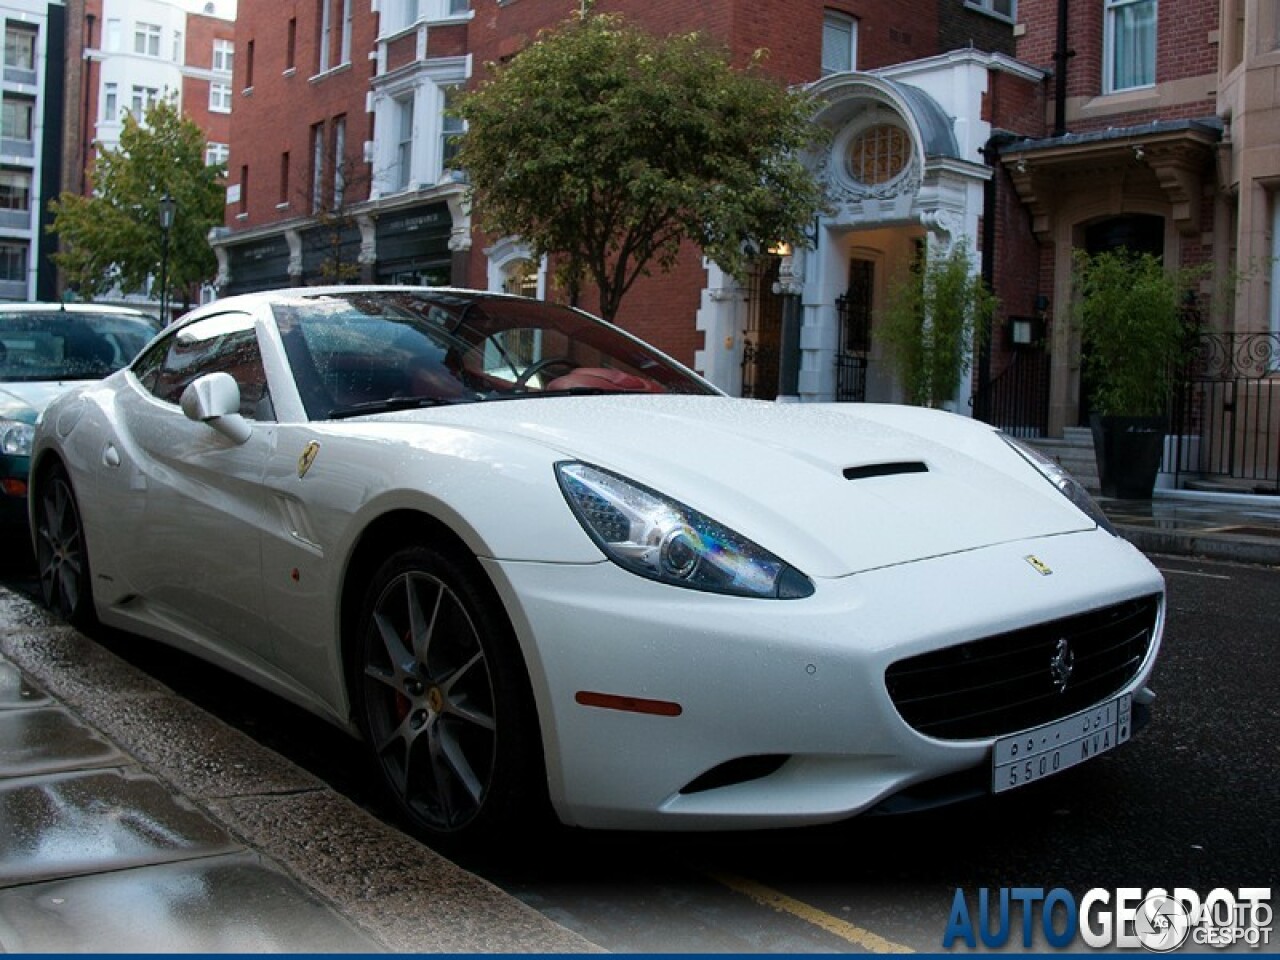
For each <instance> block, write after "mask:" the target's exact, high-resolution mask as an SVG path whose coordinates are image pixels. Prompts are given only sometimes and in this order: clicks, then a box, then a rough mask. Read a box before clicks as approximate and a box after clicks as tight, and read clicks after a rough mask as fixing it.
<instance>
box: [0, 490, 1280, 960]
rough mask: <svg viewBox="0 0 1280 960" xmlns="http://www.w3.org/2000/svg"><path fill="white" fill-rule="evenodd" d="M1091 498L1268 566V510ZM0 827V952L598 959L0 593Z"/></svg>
mask: <svg viewBox="0 0 1280 960" xmlns="http://www.w3.org/2000/svg"><path fill="white" fill-rule="evenodd" d="M1100 502H1101V503H1102V506H1103V509H1104V510H1105V511H1106V512H1107V514H1108V515H1109V516H1110V518H1111V519H1112V521H1113V523H1115V524H1116V526H1117V529H1118V531H1119V532H1120V534H1121V535H1122V536H1124V537H1126V538H1127V539H1129V540H1131V541H1132V542H1134V543H1135V544H1136V545H1137V546H1138V547H1139V548H1141V549H1142V550H1144V551H1146V552H1149V553H1157V554H1186V555H1198V556H1205V557H1211V558H1214V559H1220V560H1231V561H1238V562H1247V563H1259V564H1269V565H1275V566H1280V499H1278V498H1266V497H1242V498H1230V499H1226V498H1223V497H1221V496H1206V495H1198V496H1197V495H1195V494H1187V495H1181V494H1179V495H1176V496H1175V495H1168V496H1165V495H1162V496H1158V497H1157V498H1156V499H1154V500H1151V501H1125V500H1103V501H1100ZM0 825H3V826H2V828H0V952H9V953H46V952H58V953H74V952H106V951H110V952H173V953H195V952H204V953H233V952H236V953H239V952H255V953H263V952H287V953H322V952H346V953H381V952H394V953H407V952H412V953H544V954H545V953H584V952H600V951H599V948H597V947H596V946H595V945H593V944H591V943H589V942H587V941H586V940H584V939H583V938H581V937H579V936H578V935H576V934H574V933H572V932H570V931H568V930H566V929H564V928H562V927H560V926H558V925H557V924H555V923H554V922H552V921H551V920H549V919H548V918H546V917H545V916H543V915H542V914H540V913H538V912H537V911H535V910H533V909H532V908H529V907H526V906H525V905H524V904H522V903H520V902H519V901H517V900H515V899H514V898H512V897H510V896H508V895H507V894H505V893H504V892H502V891H501V890H499V889H498V888H496V887H494V886H493V885H491V884H489V883H488V882H487V881H484V880H482V879H480V878H479V877H476V876H475V875H473V874H471V873H468V872H467V871H464V870H462V869H461V868H460V867H458V866H456V865H455V864H453V863H452V862H450V861H449V860H446V859H445V858H443V857H441V856H440V855H438V854H436V853H434V852H433V851H432V850H430V849H429V848H427V847H425V846H423V845H422V844H420V843H417V842H416V841H414V840H412V839H411V838H409V837H407V836H406V835H405V834H403V833H402V832H400V831H399V830H397V829H395V828H393V827H390V826H388V825H386V824H384V823H382V822H381V821H380V820H378V819H376V818H375V817H373V816H372V815H371V814H369V813H366V812H365V811H364V810H362V809H361V808H359V807H357V806H356V805H354V804H352V803H351V802H350V801H348V800H347V799H346V798H344V797H342V796H340V795H339V794H337V793H335V792H334V791H333V790H331V789H329V787H328V786H327V785H326V784H324V783H323V782H321V781H320V780H318V779H317V778H315V777H313V776H312V775H311V774H309V773H307V772H306V771H304V770H301V769H300V768H298V767H297V766H295V765H293V764H291V763H290V762H288V761H286V760H284V759H283V758H281V757H279V756H278V755H276V754H275V753H273V752H272V751H270V750H268V749H266V748H264V747H262V746H261V745H259V744H258V743H257V742H256V741H255V740H253V739H252V738H250V737H248V736H246V735H245V734H242V733H240V732H239V731H237V730H235V729H233V728H231V727H229V726H227V725H226V724H224V723H223V722H222V721H220V720H218V719H216V718H214V717H212V716H210V715H209V714H207V713H205V712H204V711H203V710H201V709H200V708H198V707H196V706H194V705H193V704H191V703H190V702H188V701H186V700H184V699H182V698H181V697H178V696H176V695H175V694H173V693H172V692H171V691H169V690H168V689H167V688H166V687H164V686H163V685H162V684H160V683H159V682H157V681H155V680H153V679H152V678H151V677H149V676H148V675H146V674H144V673H142V672H141V671H139V670H137V669H135V668H134V667H132V666H130V665H129V664H127V663H125V662H124V661H122V660H120V659H119V658H117V657H116V656H115V655H114V654H112V653H110V652H109V651H107V650H106V649H104V648H103V647H101V646H99V645H98V644H96V643H94V642H92V641H91V640H88V639H87V638H85V637H84V636H82V635H81V634H79V633H78V632H77V631H75V630H73V629H71V628H70V627H67V626H65V625H63V624H62V623H61V622H60V621H58V620H56V619H54V618H53V617H52V616H50V615H49V614H47V613H46V612H45V611H44V610H42V609H40V608H39V607H37V606H36V605H35V604H33V603H31V602H29V601H28V600H26V599H24V598H23V597H21V596H19V595H17V594H13V593H11V592H9V591H7V590H4V589H3V588H0Z"/></svg>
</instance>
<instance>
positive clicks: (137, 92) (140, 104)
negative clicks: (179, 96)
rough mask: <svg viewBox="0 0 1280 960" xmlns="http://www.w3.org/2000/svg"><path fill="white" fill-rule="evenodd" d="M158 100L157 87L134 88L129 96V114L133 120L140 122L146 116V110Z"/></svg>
mask: <svg viewBox="0 0 1280 960" xmlns="http://www.w3.org/2000/svg"><path fill="white" fill-rule="evenodd" d="M159 99H160V90H159V89H158V88H157V87H134V88H133V92H132V93H131V94H130V107H129V112H130V113H132V114H133V118H134V119H135V120H139V121H141V120H142V119H143V117H145V116H146V113H147V110H149V109H150V108H151V107H152V106H154V105H155V102H156V101H157V100H159Z"/></svg>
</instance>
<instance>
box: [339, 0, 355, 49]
mask: <svg viewBox="0 0 1280 960" xmlns="http://www.w3.org/2000/svg"><path fill="white" fill-rule="evenodd" d="M351 7H352V4H351V0H342V37H341V40H340V46H341V49H340V50H339V52H338V62H339V63H340V64H348V63H350V62H351V30H352V19H353V17H354V12H353V11H352V9H351Z"/></svg>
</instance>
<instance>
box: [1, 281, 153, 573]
mask: <svg viewBox="0 0 1280 960" xmlns="http://www.w3.org/2000/svg"><path fill="white" fill-rule="evenodd" d="M159 331H160V323H159V321H158V320H156V319H155V318H154V317H151V316H149V315H148V314H145V313H142V312H141V311H139V310H132V309H129V308H127V307H110V306H99V305H95V304H84V303H74V304H72V303H68V304H61V303H12V304H0V542H3V543H4V544H5V545H6V547H5V552H9V551H10V550H11V549H13V548H19V549H20V548H21V547H22V545H24V544H25V543H26V541H27V471H28V469H29V467H30V454H31V437H32V434H33V433H34V432H35V424H36V418H37V417H39V415H40V412H41V411H42V410H44V408H45V407H47V406H48V405H49V403H50V401H52V400H53V398H54V397H56V396H58V394H60V393H62V392H63V391H64V390H67V389H68V388H70V387H72V386H74V385H75V384H77V383H79V382H82V381H84V380H100V379H102V378H103V377H105V376H108V375H109V374H111V373H114V372H115V371H116V370H119V369H120V368H121V367H123V366H126V365H127V364H128V363H129V362H130V361H131V360H133V358H134V357H135V356H136V355H137V354H138V353H139V351H141V350H142V348H143V347H144V346H146V344H147V342H148V341H149V340H150V339H151V338H152V337H153V336H155V334H157V333H158V332H159Z"/></svg>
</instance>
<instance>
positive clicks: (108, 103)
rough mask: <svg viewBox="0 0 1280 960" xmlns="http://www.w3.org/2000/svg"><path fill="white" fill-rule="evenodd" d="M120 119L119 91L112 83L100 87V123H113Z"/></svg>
mask: <svg viewBox="0 0 1280 960" xmlns="http://www.w3.org/2000/svg"><path fill="white" fill-rule="evenodd" d="M119 119H120V91H119V89H118V88H117V87H116V85H115V84H114V83H104V84H103V85H102V121H103V122H104V123H115V122H116V121H117V120H119Z"/></svg>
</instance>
